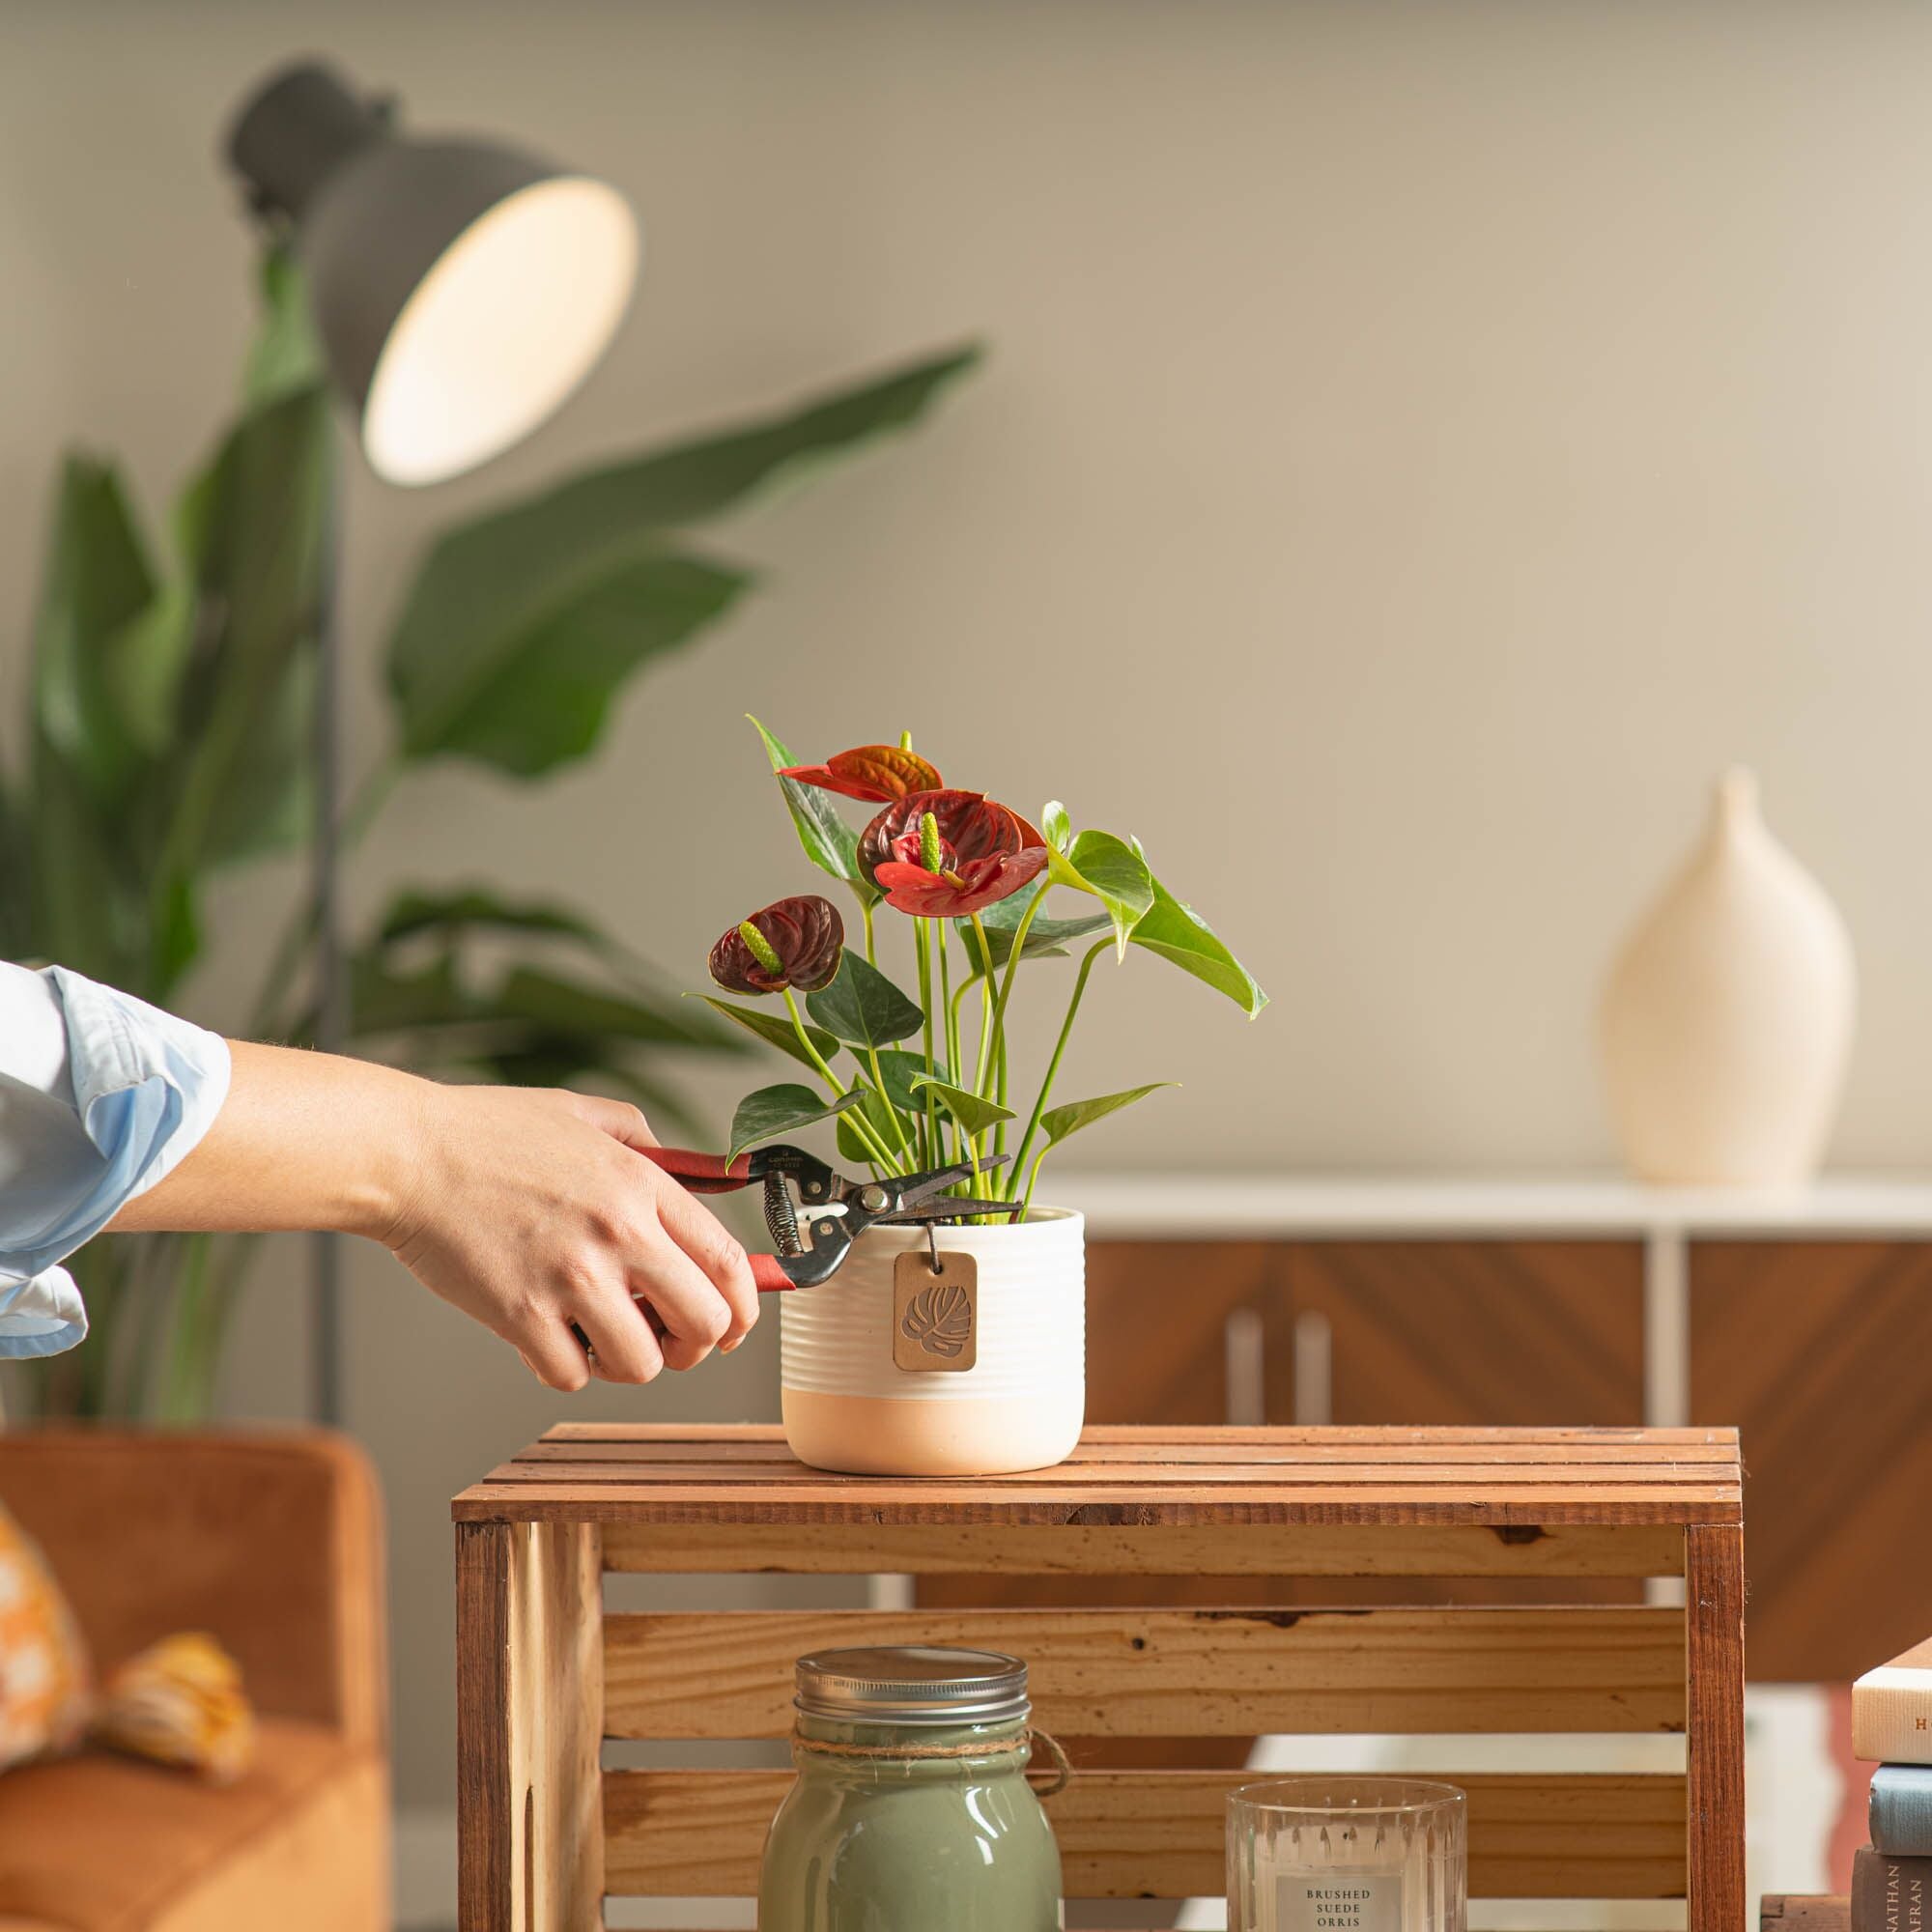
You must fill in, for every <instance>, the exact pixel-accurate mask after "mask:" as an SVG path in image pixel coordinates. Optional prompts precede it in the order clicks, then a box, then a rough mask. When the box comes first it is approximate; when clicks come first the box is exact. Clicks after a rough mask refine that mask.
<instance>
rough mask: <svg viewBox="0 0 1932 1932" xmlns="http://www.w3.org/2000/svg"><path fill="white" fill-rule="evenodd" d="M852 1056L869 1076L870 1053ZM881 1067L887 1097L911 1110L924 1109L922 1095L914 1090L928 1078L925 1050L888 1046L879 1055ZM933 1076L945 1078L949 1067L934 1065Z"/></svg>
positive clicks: (909, 1112) (920, 1111) (921, 1110)
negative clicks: (911, 1051)
mask: <svg viewBox="0 0 1932 1932" xmlns="http://www.w3.org/2000/svg"><path fill="white" fill-rule="evenodd" d="M853 1058H854V1059H855V1060H857V1061H858V1063H859V1065H860V1066H861V1067H862V1068H863V1069H864V1070H865V1072H866V1073H867V1076H869V1075H870V1073H871V1071H872V1062H871V1057H870V1055H868V1054H855V1055H853ZM879 1071H880V1072H881V1073H882V1074H884V1075H885V1080H886V1098H887V1099H888V1100H890V1101H891V1102H892V1103H893V1105H894V1106H895V1107H899V1108H902V1109H903V1110H904V1111H905V1112H906V1113H908V1114H923V1113H924V1112H925V1102H924V1101H923V1100H922V1099H920V1098H919V1097H918V1095H917V1094H916V1092H915V1089H916V1087H917V1085H918V1083H919V1082H920V1081H922V1080H923V1079H924V1078H925V1055H924V1054H923V1053H907V1052H904V1051H903V1050H902V1049H900V1048H898V1047H888V1048H887V1049H886V1050H885V1051H884V1052H883V1053H881V1054H880V1055H879ZM933 1077H934V1078H935V1079H937V1080H944V1079H945V1078H946V1068H945V1066H944V1065H937V1064H936V1065H934V1067H933Z"/></svg>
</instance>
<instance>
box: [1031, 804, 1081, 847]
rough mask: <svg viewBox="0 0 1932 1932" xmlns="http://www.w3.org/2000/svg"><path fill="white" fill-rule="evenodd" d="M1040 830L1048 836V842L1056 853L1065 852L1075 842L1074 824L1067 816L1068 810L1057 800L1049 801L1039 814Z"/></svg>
mask: <svg viewBox="0 0 1932 1932" xmlns="http://www.w3.org/2000/svg"><path fill="white" fill-rule="evenodd" d="M1039 829H1040V830H1041V831H1042V832H1043V833H1044V834H1045V835H1046V842H1047V843H1048V844H1049V845H1051V846H1052V847H1053V849H1054V850H1055V851H1056V852H1064V851H1065V850H1066V848H1067V846H1068V845H1069V844H1071V843H1072V841H1073V824H1072V821H1071V820H1070V819H1069V818H1068V817H1067V816H1066V808H1065V806H1064V805H1062V804H1061V802H1060V801H1059V800H1058V799H1057V798H1055V799H1049V800H1048V801H1047V803H1046V805H1045V806H1044V807H1043V808H1042V810H1041V811H1040V814H1039Z"/></svg>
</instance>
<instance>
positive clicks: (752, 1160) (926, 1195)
mask: <svg viewBox="0 0 1932 1932" xmlns="http://www.w3.org/2000/svg"><path fill="white" fill-rule="evenodd" d="M639 1151H640V1152H641V1153H642V1154H643V1156H644V1158H645V1159H646V1160H651V1161H655V1162H656V1163H657V1165H658V1166H659V1167H661V1168H663V1169H664V1171H665V1172H666V1173H667V1174H668V1175H669V1176H670V1177H671V1178H672V1179H674V1180H679V1181H682V1182H683V1184H684V1185H685V1186H686V1187H687V1188H689V1189H690V1191H691V1192H692V1193H694V1194H733V1193H736V1192H737V1191H738V1190H739V1189H740V1188H742V1187H753V1186H757V1185H760V1184H762V1185H763V1187H764V1190H765V1199H764V1208H765V1226H766V1227H767V1228H769V1229H770V1230H771V1236H772V1245H773V1246H774V1247H775V1248H776V1249H777V1250H778V1252H777V1253H776V1254H770V1255H753V1256H752V1257H751V1263H752V1276H753V1280H755V1281H756V1283H757V1284H758V1287H759V1289H760V1290H761V1291H763V1292H764V1293H780V1292H781V1291H782V1290H785V1289H792V1288H816V1287H818V1286H819V1284H820V1283H821V1282H825V1281H829V1280H830V1279H831V1278H832V1276H833V1275H834V1274H835V1273H836V1272H837V1271H838V1267H839V1265H840V1264H842V1263H843V1261H844V1260H845V1257H846V1256H847V1255H849V1254H850V1253H851V1252H852V1243H853V1242H854V1241H856V1240H857V1239H858V1238H859V1236H861V1235H863V1234H864V1233H865V1232H866V1230H867V1228H876V1227H877V1226H878V1225H879V1224H880V1223H881V1222H885V1221H896V1222H908V1221H914V1222H918V1221H923V1222H928V1223H929V1222H933V1221H939V1220H946V1219H950V1218H952V1216H954V1215H962V1214H1005V1215H1008V1216H1011V1215H1013V1214H1016V1213H1017V1212H1018V1211H1019V1204H1018V1203H1017V1202H1012V1201H969V1200H965V1199H963V1198H962V1197H960V1196H958V1195H954V1194H948V1193H947V1192H946V1189H947V1188H949V1187H955V1186H957V1185H958V1184H959V1182H960V1181H962V1180H972V1179H977V1177H978V1176H980V1175H982V1174H984V1173H986V1172H987V1170H988V1169H990V1168H995V1167H999V1166H1001V1165H1003V1164H1004V1163H1005V1162H1006V1161H1007V1160H1009V1159H1010V1158H1011V1156H1010V1155H1009V1154H1004V1153H998V1154H988V1155H987V1156H986V1158H985V1159H983V1160H981V1161H980V1163H979V1165H978V1166H977V1167H975V1166H974V1165H972V1164H971V1163H970V1162H967V1161H957V1162H955V1163H954V1164H953V1165H952V1166H951V1167H935V1168H930V1169H928V1170H926V1172H924V1173H923V1174H892V1175H888V1176H887V1177H886V1178H885V1179H883V1180H850V1179H847V1178H846V1177H845V1176H844V1175H842V1174H839V1173H838V1172H836V1171H835V1170H834V1169H832V1168H830V1167H828V1166H826V1164H825V1163H824V1162H823V1161H822V1160H820V1159H819V1158H818V1156H817V1155H816V1154H811V1153H808V1152H807V1151H805V1149H803V1148H798V1147H789V1146H786V1145H784V1144H783V1143H780V1144H778V1145H776V1146H773V1147H763V1148H756V1149H754V1150H753V1151H752V1152H750V1153H741V1154H740V1155H739V1156H738V1158H737V1159H736V1160H734V1161H726V1160H725V1157H724V1156H723V1155H722V1154H715V1153H698V1152H696V1151H693V1150H692V1149H690V1148H664V1147H653V1148H643V1149H640V1150H639ZM793 1187H796V1188H797V1189H798V1202H797V1205H796V1206H794V1205H793V1202H792V1198H791V1189H792V1188H793ZM799 1208H804V1209H805V1210H806V1219H807V1222H808V1223H809V1228H808V1231H807V1232H809V1233H810V1236H811V1245H810V1247H808V1246H806V1244H805V1239H804V1236H803V1235H802V1234H801V1232H800V1228H799V1214H798V1210H799Z"/></svg>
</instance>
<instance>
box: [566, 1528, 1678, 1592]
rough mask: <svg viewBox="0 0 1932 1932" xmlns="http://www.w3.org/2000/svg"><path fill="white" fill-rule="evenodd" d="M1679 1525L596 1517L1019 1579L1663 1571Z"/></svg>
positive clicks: (686, 1541)
mask: <svg viewBox="0 0 1932 1932" xmlns="http://www.w3.org/2000/svg"><path fill="white" fill-rule="evenodd" d="M1683 1559H1684V1533H1683V1531H1682V1530H1680V1529H1676V1528H1671V1527H1667V1526H1662V1527H1661V1526H1658V1525H1655V1524H1649V1523H1629V1524H1614V1525H1585V1526H1577V1525H1569V1524H1548V1523H1545V1524H1525V1525H1520V1526H1515V1527H1505V1528H1496V1527H1488V1526H1483V1527H1473V1528H1470V1527H1458V1526H1450V1527H1438V1526H1434V1525H1417V1526H1412V1527H1404V1528H1400V1529H1395V1530H1390V1529H1386V1528H1381V1527H1378V1526H1376V1525H1362V1526H1353V1527H1350V1526H1331V1525H1313V1526H1307V1527H1302V1528H1298V1529H1296V1530H1295V1531H1294V1534H1293V1538H1292V1539H1287V1538H1282V1537H1279V1536H1270V1535H1267V1534H1264V1533H1263V1534H1257V1533H1256V1531H1255V1530H1254V1529H1253V1528H1252V1527H1248V1526H1241V1525H1236V1526H1231V1527H1228V1526H1208V1527H1205V1528H1203V1527H1156V1528H1137V1527H1134V1526H1131V1525H1105V1526H1088V1525H1085V1524H1080V1523H1069V1524H1066V1525H1065V1526H1063V1527H1052V1526H1048V1525H1031V1524H1005V1523H962V1522H957V1521H952V1522H939V1523H879V1522H841V1523H820V1522H802V1521H791V1522H783V1521H781V1522H766V1523H760V1524H758V1525H757V1526H756V1528H755V1529H754V1530H753V1531H752V1532H751V1533H750V1534H748V1533H747V1531H746V1529H745V1528H744V1526H742V1525H741V1524H739V1523H737V1522H733V1521H727V1522H722V1523H721V1522H718V1521H715V1520H697V1521H693V1522H679V1523H641V1522H625V1521H621V1520H615V1521H610V1522H607V1523H606V1525H605V1529H604V1563H605V1567H606V1568H607V1569H610V1570H620V1571H647V1572H658V1573H679V1572H688V1573H694V1574H714V1575H742V1574H746V1573H767V1574H777V1575H787V1576H860V1575H867V1574H869V1573H872V1572H876V1571H911V1572H914V1573H915V1574H917V1575H921V1576H960V1575H967V1576H975V1575H1000V1576H1019V1577H1072V1576H1115V1577H1119V1576H1129V1577H1280V1576H1283V1575H1293V1576H1295V1577H1531V1578H1534V1577H1674V1576H1678V1575H1680V1574H1681V1573H1682V1569H1683Z"/></svg>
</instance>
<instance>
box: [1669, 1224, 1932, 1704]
mask: <svg viewBox="0 0 1932 1932" xmlns="http://www.w3.org/2000/svg"><path fill="white" fill-rule="evenodd" d="M1928 1364H1932V1244H1928V1243H1925V1242H1918V1241H1914V1242H1903V1241H1699V1242H1697V1243H1696V1244H1694V1245H1693V1247H1692V1248H1691V1251H1690V1414H1691V1419H1692V1421H1695V1422H1710V1423H1736V1424H1737V1425H1738V1428H1739V1429H1740V1431H1741V1432H1742V1435H1743V1443H1744V1458H1745V1571H1746V1575H1747V1578H1748V1596H1747V1603H1746V1652H1745V1655H1746V1662H1747V1665H1748V1667H1749V1670H1750V1675H1751V1677H1752V1679H1753V1680H1754V1681H1756V1680H1763V1681H1770V1682H1789V1683H1818V1682H1823V1683H1841V1682H1843V1681H1844V1680H1845V1679H1847V1678H1851V1677H1855V1676H1857V1675H1858V1674H1859V1673H1860V1672H1861V1671H1862V1670H1868V1669H1870V1668H1871V1667H1872V1666H1873V1665H1874V1664H1877V1663H1882V1662H1885V1660H1886V1659H1887V1658H1889V1657H1893V1656H1896V1655H1897V1653H1898V1652H1899V1651H1901V1650H1903V1649H1904V1648H1905V1647H1906V1646H1907V1645H1908V1644H1913V1643H1917V1642H1918V1641H1919V1640H1920V1639H1922V1638H1923V1637H1924V1636H1925V1635H1926V1634H1928V1633H1932V1539H1928V1538H1927V1536H1926V1533H1925V1531H1926V1525H1927V1523H1928V1521H1932V1427H1928V1424H1932V1370H1928Z"/></svg>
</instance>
